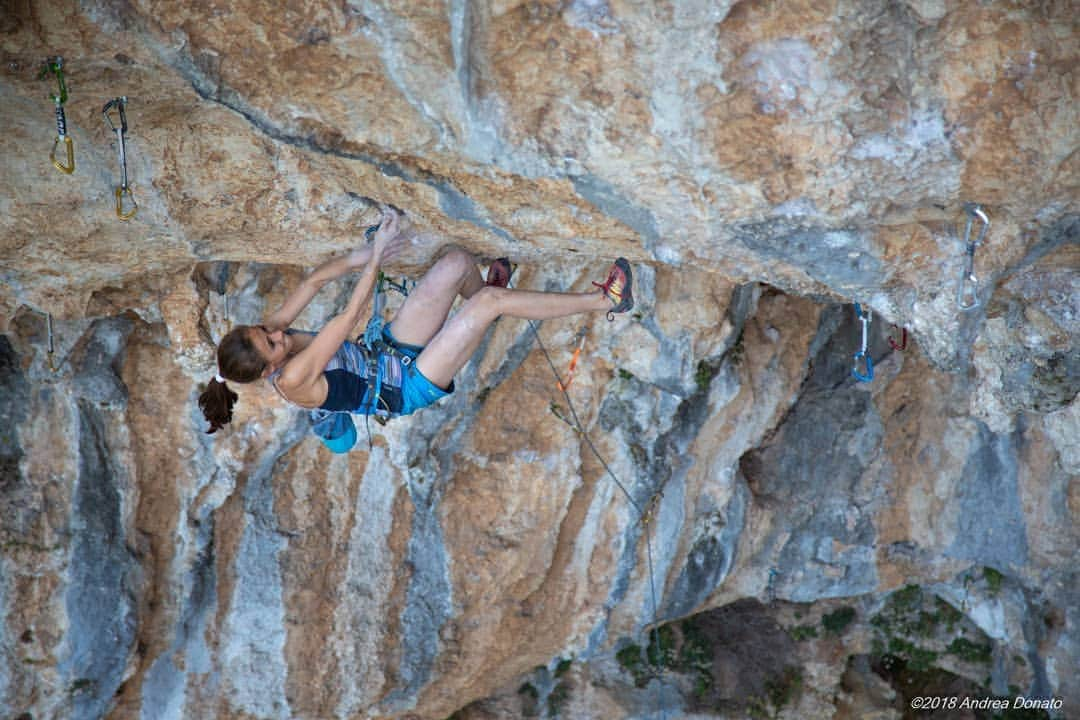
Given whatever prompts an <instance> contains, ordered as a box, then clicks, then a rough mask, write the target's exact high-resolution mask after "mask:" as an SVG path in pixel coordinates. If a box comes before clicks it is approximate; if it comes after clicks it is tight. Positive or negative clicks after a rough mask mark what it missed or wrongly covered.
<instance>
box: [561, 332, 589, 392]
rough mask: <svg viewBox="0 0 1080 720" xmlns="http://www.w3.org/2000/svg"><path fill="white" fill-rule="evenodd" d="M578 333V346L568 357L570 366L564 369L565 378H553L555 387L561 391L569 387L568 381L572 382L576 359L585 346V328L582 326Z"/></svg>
mask: <svg viewBox="0 0 1080 720" xmlns="http://www.w3.org/2000/svg"><path fill="white" fill-rule="evenodd" d="M578 335H579V339H578V346H577V349H576V350H574V354H573V355H572V356H571V357H570V367H568V368H567V370H566V380H560V379H558V378H556V380H555V387H557V388H558V389H559V390H561V391H562V392H566V390H567V388H569V387H570V383H572V382H574V372H575V371H576V370H577V364H578V359H580V358H581V351H582V350H583V349H584V348H585V328H582V329H581V332H579V333H578Z"/></svg>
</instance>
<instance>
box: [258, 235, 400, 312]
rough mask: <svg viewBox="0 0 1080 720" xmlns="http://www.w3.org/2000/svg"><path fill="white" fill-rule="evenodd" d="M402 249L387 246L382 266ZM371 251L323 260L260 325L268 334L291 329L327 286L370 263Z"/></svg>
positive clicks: (364, 249) (362, 249)
mask: <svg viewBox="0 0 1080 720" xmlns="http://www.w3.org/2000/svg"><path fill="white" fill-rule="evenodd" d="M384 217H385V216H384ZM402 247H403V245H402V244H400V243H392V244H391V245H389V246H387V248H386V249H385V251H384V252H383V256H382V261H383V262H385V261H386V260H389V259H390V258H392V257H394V256H395V255H397V254H398V253H399V252H401V250H402ZM371 251H372V248H371V245H364V246H362V247H359V248H357V249H356V250H353V251H352V252H350V253H349V254H348V255H342V256H341V257H337V258H333V259H331V260H327V261H326V262H324V263H323V264H322V265H319V266H318V267H317V268H315V269H314V270H312V271H311V273H310V274H309V275H308V276H307V277H305V278H304V279H303V281H302V282H301V283H300V285H299V286H297V287H296V289H294V290H293V291H292V292H291V293H289V296H288V297H286V298H285V302H283V303H282V304H281V307H279V308H278V309H277V310H275V311H274V312H272V313H270V314H269V315H268V316H267V317H266V319H265V320H263V325H265V326H266V327H267V328H268V329H270V330H285V329H286V328H288V327H289V326H291V325H292V324H293V322H294V321H295V320H296V318H297V316H298V315H300V313H302V312H303V311H304V308H306V307H307V306H308V303H310V302H311V301H312V299H313V298H314V297H315V296H316V295H317V294H318V293H319V291H320V290H322V289H323V287H325V286H326V284H327V283H329V282H331V281H333V280H337V279H338V278H340V277H343V276H345V275H347V274H349V273H351V272H355V271H356V270H359V269H361V268H364V267H366V266H367V265H368V263H369V262H370V260H371Z"/></svg>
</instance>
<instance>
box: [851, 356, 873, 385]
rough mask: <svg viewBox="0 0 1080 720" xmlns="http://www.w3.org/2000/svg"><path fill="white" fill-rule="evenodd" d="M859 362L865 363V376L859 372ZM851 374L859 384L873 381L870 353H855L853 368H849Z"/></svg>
mask: <svg viewBox="0 0 1080 720" xmlns="http://www.w3.org/2000/svg"><path fill="white" fill-rule="evenodd" d="M859 360H865V361H866V374H865V375H864V374H863V373H861V372H859ZM851 374H852V376H854V378H855V379H856V380H858V381H859V382H870V381H871V380H873V379H874V360H873V359H872V358H871V357H870V353H868V352H866V351H865V350H860V351H859V352H857V353H855V367H853V368H851Z"/></svg>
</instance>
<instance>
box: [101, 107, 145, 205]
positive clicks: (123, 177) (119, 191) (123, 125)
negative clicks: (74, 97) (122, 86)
mask: <svg viewBox="0 0 1080 720" xmlns="http://www.w3.org/2000/svg"><path fill="white" fill-rule="evenodd" d="M126 104H127V97H126V96H121V97H117V98H113V99H112V100H110V101H109V102H107V103H105V107H104V108H102V109H101V113H102V114H103V115H104V116H105V122H107V123H109V128H110V129H112V131H113V132H115V133H116V141H117V145H118V152H119V153H120V186H119V187H117V188H116V216H117V217H118V218H120V219H121V220H130V219H131V218H133V217H135V213H137V212H138V211H139V206H138V204H137V203H136V202H135V197H134V196H133V195H132V194H131V188H130V187H129V186H128V177H127V152H126V150H125V147H124V134H125V133H126V132H127V129H128V124H127V113H125V112H124V105H126ZM114 108H115V109H116V110H117V112H118V115H119V120H120V124H119V125H117V124H116V123H114V122H113V119H112V116H111V115H110V114H109V113H110V111H111V110H113V109H114ZM125 195H126V196H127V198H128V200H130V201H131V211H130V212H124V196H125Z"/></svg>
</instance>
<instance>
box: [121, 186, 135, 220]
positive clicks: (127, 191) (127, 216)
mask: <svg viewBox="0 0 1080 720" xmlns="http://www.w3.org/2000/svg"><path fill="white" fill-rule="evenodd" d="M124 195H127V196H128V199H129V200H131V212H128V213H125V212H124ZM137 212H139V205H138V203H136V202H135V196H134V195H132V194H131V188H129V187H119V186H117V188H116V217H118V218H120V219H121V220H130V219H131V218H133V217H135V213H137Z"/></svg>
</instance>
